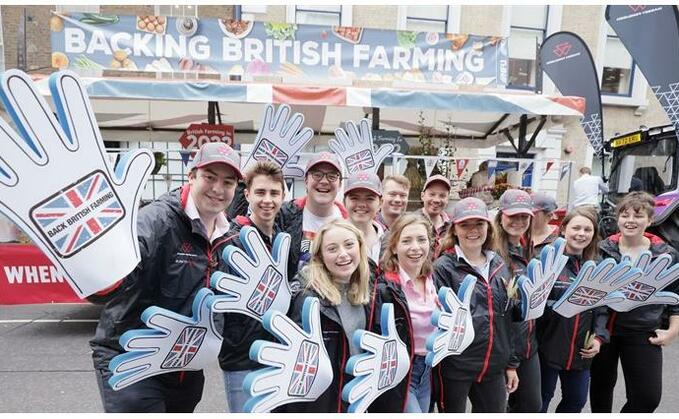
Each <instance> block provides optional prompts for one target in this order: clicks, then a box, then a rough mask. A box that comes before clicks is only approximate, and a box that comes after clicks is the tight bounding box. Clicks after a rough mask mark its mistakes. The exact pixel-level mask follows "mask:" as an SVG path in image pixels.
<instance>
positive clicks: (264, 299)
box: [210, 226, 292, 320]
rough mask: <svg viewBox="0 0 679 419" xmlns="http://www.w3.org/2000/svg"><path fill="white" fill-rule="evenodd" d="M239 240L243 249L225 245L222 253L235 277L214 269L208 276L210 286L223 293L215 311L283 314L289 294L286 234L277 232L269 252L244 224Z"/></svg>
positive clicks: (258, 318)
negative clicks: (277, 312)
mask: <svg viewBox="0 0 679 419" xmlns="http://www.w3.org/2000/svg"><path fill="white" fill-rule="evenodd" d="M240 241H241V243H242V244H243V247H244V248H245V251H243V250H242V249H239V248H237V247H236V246H227V247H226V248H225V249H224V252H223V253H222V258H223V259H224V261H225V262H226V263H227V264H228V265H229V266H230V267H231V269H233V270H235V271H236V272H237V273H238V276H236V275H230V274H227V273H224V272H220V271H217V272H215V273H213V274H212V277H211V279H210V285H211V286H212V288H214V289H216V290H218V291H220V292H223V293H224V294H226V295H224V296H221V297H222V298H220V299H219V301H217V302H216V303H215V306H214V310H215V312H217V313H240V314H245V315H246V316H250V317H252V318H254V319H257V320H261V319H262V316H263V315H264V313H266V311H267V310H269V309H274V310H278V311H280V312H283V313H287V312H288V308H289V307H290V297H291V295H292V291H291V289H290V284H289V283H288V254H289V253H290V235H289V234H288V233H279V234H278V235H277V236H276V239H275V240H274V242H273V247H272V248H271V253H269V250H268V249H267V248H266V245H265V244H264V241H263V240H262V238H261V237H260V236H259V233H258V232H257V229H255V228H254V227H250V226H244V227H243V228H242V229H241V231H240Z"/></svg>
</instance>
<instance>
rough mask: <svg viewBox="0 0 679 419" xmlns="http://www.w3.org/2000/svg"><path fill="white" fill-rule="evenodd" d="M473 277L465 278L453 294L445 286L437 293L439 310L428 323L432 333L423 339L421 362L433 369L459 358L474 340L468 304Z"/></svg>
mask: <svg viewBox="0 0 679 419" xmlns="http://www.w3.org/2000/svg"><path fill="white" fill-rule="evenodd" d="M475 286H476V278H474V277H473V276H472V275H467V276H466V277H465V278H464V281H462V284H460V288H459V289H458V292H457V295H456V294H455V293H454V292H453V290H452V289H450V288H448V287H441V289H440V290H439V301H440V302H441V306H442V307H443V311H439V310H435V311H434V314H433V315H432V317H431V322H432V324H433V325H434V326H436V330H435V331H434V332H433V333H432V334H431V335H429V337H428V338H427V342H426V345H427V356H426V357H425V362H426V363H427V365H429V366H430V367H435V366H436V365H437V364H438V363H439V362H441V360H442V359H443V358H445V357H447V356H450V355H460V354H461V353H462V352H464V350H465V349H467V347H469V345H471V343H472V342H473V341H474V324H473V322H472V313H471V309H470V304H471V300H472V294H473V293H474V287H475Z"/></svg>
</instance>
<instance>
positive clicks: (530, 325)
mask: <svg viewBox="0 0 679 419" xmlns="http://www.w3.org/2000/svg"><path fill="white" fill-rule="evenodd" d="M534 321H535V320H528V336H527V337H526V359H528V358H529V357H530V350H531V338H530V337H531V334H532V333H533V322H534Z"/></svg>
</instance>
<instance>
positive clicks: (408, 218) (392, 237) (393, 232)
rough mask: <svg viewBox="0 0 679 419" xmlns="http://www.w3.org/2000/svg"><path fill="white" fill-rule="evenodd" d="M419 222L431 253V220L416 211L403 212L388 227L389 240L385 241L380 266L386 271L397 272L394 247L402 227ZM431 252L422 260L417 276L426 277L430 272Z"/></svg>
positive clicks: (432, 237)
mask: <svg viewBox="0 0 679 419" xmlns="http://www.w3.org/2000/svg"><path fill="white" fill-rule="evenodd" d="M417 224H421V225H423V226H424V228H425V229H426V230H427V237H428V238H429V244H430V246H429V252H430V253H431V243H433V240H434V232H433V230H434V228H433V227H432V225H431V222H430V221H429V220H428V219H427V218H425V217H423V216H422V215H419V214H417V213H412V212H411V213H407V214H403V215H402V216H400V217H399V218H398V219H397V220H396V222H395V223H394V225H392V226H391V228H390V229H389V242H388V243H387V248H386V249H385V251H384V255H382V259H381V261H380V262H381V264H382V268H383V269H384V270H385V271H386V272H398V270H399V267H400V265H399V264H398V255H397V254H396V247H397V246H398V242H399V241H400V240H401V234H402V233H403V229H404V228H406V227H407V226H409V225H417ZM431 256H432V255H431V254H429V255H427V257H426V258H425V260H424V264H423V265H422V269H421V270H420V275H419V276H418V278H427V277H428V276H429V275H430V274H431V272H432V263H431V259H432V258H431Z"/></svg>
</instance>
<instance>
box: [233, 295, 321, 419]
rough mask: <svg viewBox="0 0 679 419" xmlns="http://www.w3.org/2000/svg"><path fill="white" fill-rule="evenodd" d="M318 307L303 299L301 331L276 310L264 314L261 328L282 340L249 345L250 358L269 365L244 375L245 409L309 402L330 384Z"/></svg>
mask: <svg viewBox="0 0 679 419" xmlns="http://www.w3.org/2000/svg"><path fill="white" fill-rule="evenodd" d="M320 306H321V305H320V302H319V301H318V298H313V297H307V298H306V299H305V300H304V306H303V308H302V326H303V328H304V330H302V329H300V328H299V326H297V325H296V324H295V322H293V321H292V320H290V318H288V317H287V316H285V315H284V314H282V313H280V312H278V311H276V310H269V311H268V312H267V313H266V314H265V315H264V318H263V319H262V324H263V325H264V328H265V329H266V330H268V331H269V332H271V334H273V335H274V336H275V337H276V338H277V339H279V340H280V341H281V342H283V343H274V342H267V341H263V340H257V341H255V342H253V344H252V346H251V347H250V359H252V360H253V361H256V362H259V363H260V364H264V365H269V366H268V367H266V368H262V369H259V370H257V371H253V372H251V373H249V374H248V375H247V376H245V380H244V381H243V389H244V390H245V391H246V392H247V393H248V394H250V399H248V401H247V402H245V406H244V410H245V411H246V412H250V413H262V412H270V411H271V410H273V409H275V408H277V407H279V406H283V405H285V404H288V403H295V402H312V401H315V400H316V399H317V398H319V397H320V396H321V395H322V394H323V393H324V392H325V390H326V389H327V388H328V387H329V386H330V384H331V383H332V378H333V371H332V364H331V363H330V357H329V356H328V352H327V351H326V349H325V345H324V344H323V331H322V330H321V314H320V313H321V311H320Z"/></svg>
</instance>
